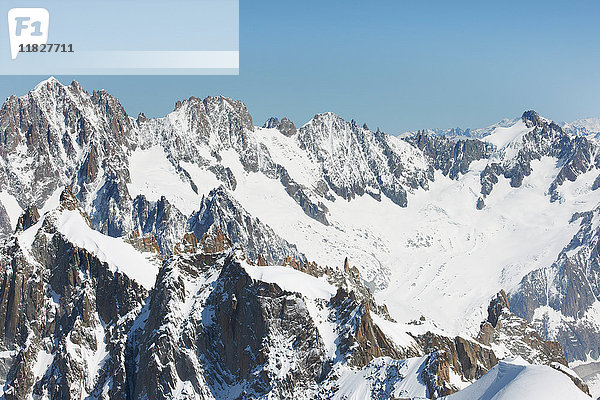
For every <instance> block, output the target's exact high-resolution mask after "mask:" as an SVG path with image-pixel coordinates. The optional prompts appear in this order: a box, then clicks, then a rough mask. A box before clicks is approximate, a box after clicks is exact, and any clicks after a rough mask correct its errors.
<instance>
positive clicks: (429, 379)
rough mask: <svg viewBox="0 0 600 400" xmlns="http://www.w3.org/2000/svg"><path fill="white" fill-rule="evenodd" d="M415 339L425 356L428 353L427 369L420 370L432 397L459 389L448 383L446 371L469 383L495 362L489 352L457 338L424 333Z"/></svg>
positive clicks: (448, 375) (448, 374) (485, 348)
mask: <svg viewBox="0 0 600 400" xmlns="http://www.w3.org/2000/svg"><path fill="white" fill-rule="evenodd" d="M415 339H416V340H417V342H418V343H419V345H420V346H422V348H423V349H424V351H425V353H426V354H430V356H429V359H428V360H427V367H428V368H426V369H425V370H424V371H423V373H422V378H423V380H424V381H425V382H426V383H427V387H428V393H429V396H431V397H432V398H437V397H440V396H445V395H448V394H452V393H454V392H456V391H457V390H458V389H459V388H457V387H456V386H454V385H453V384H452V383H451V382H450V378H449V377H450V369H452V371H453V372H454V373H455V374H458V375H459V376H461V377H462V378H463V380H464V381H473V380H476V379H479V378H480V377H481V376H483V375H484V374H485V373H486V372H487V371H488V370H489V369H490V368H492V367H493V366H494V365H496V364H497V363H498V359H497V358H496V355H495V354H494V352H493V351H492V350H490V349H489V348H487V347H483V346H481V345H480V344H479V343H477V342H475V341H471V340H468V339H465V338H462V337H460V336H457V337H455V338H449V337H445V336H441V335H438V334H434V333H432V332H427V333H426V334H424V335H420V336H418V337H416V338H415Z"/></svg>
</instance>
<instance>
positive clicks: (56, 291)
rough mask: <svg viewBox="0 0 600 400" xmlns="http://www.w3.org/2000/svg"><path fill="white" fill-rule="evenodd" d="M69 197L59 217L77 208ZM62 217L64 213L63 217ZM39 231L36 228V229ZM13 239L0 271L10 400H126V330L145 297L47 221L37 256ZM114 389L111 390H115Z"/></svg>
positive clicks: (0, 332) (0, 335) (1, 332)
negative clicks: (32, 399)
mask: <svg viewBox="0 0 600 400" xmlns="http://www.w3.org/2000/svg"><path fill="white" fill-rule="evenodd" d="M71 195H72V193H70V191H66V192H65V193H64V196H62V199H63V202H62V203H61V205H60V208H59V210H60V209H62V210H68V209H70V208H78V205H77V204H76V203H74V202H73V201H72V200H73V198H72V197H71ZM59 212H60V211H59ZM31 229H33V228H31ZM20 240H21V239H17V238H14V239H13V241H12V245H11V247H8V248H6V249H4V251H3V254H2V259H3V260H6V261H5V262H6V263H5V262H3V263H2V269H1V271H0V273H1V275H2V278H0V279H1V281H2V282H3V284H2V286H0V310H1V311H0V312H1V313H2V314H3V317H4V319H3V320H5V321H6V323H5V324H4V325H2V327H1V328H0V344H1V346H2V348H3V349H5V350H8V351H10V352H12V354H14V357H13V359H12V361H9V360H7V359H4V360H3V363H4V364H3V365H4V368H8V372H7V374H6V375H4V376H3V377H4V378H5V379H6V385H5V391H4V396H5V397H6V398H11V399H12V398H14V399H22V398H26V397H28V396H29V395H30V394H31V393H33V394H34V395H36V396H47V397H49V398H65V399H68V398H81V397H85V396H87V395H93V396H99V397H101V396H100V394H101V393H103V397H105V398H108V397H110V398H117V399H118V398H123V399H124V398H125V396H124V393H125V392H124V390H125V388H126V387H127V383H126V380H127V375H126V374H125V366H124V362H125V357H124V354H125V347H124V346H125V342H124V341H123V340H122V335H123V332H124V330H126V329H127V326H128V325H131V323H132V322H133V320H132V319H131V318H130V317H129V315H130V313H131V312H132V311H137V310H139V308H140V307H141V305H142V302H143V299H144V298H145V296H146V292H145V289H144V288H143V287H141V286H140V285H139V284H137V283H136V282H134V281H132V280H130V279H129V278H128V277H127V276H126V275H123V274H121V273H118V272H117V273H114V272H111V271H110V270H109V269H108V268H107V266H106V264H104V263H102V262H101V261H99V260H98V258H96V257H95V256H94V255H92V254H90V253H89V252H88V251H86V250H84V249H81V248H78V247H77V246H74V245H73V244H72V243H70V242H68V241H67V240H65V238H64V237H63V236H62V235H61V234H60V233H59V232H57V231H56V227H55V225H54V220H53V218H52V216H49V217H47V218H46V220H45V221H44V223H43V225H42V227H41V228H40V231H39V232H38V234H37V235H36V237H35V239H34V241H33V243H32V247H31V250H24V249H23V248H22V247H21V244H20ZM109 382H110V384H109Z"/></svg>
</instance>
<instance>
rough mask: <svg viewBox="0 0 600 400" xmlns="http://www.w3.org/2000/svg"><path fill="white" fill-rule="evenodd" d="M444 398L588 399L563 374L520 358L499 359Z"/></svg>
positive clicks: (511, 399)
mask: <svg viewBox="0 0 600 400" xmlns="http://www.w3.org/2000/svg"><path fill="white" fill-rule="evenodd" d="M443 399H447V400H516V399H527V400H566V399H569V400H589V399H590V398H589V397H588V396H587V395H585V394H584V393H583V392H582V391H581V390H579V389H578V388H577V386H575V385H574V384H573V382H571V380H570V379H569V377H567V376H566V375H565V374H563V373H561V372H559V371H556V370H555V369H552V368H551V367H548V366H545V365H529V364H528V363H527V362H526V361H524V360H523V359H521V358H519V357H518V358H516V359H513V360H505V361H500V362H499V363H498V365H496V366H495V367H494V368H492V369H491V370H490V371H488V373H486V374H485V375H484V376H483V377H482V378H480V379H479V380H478V381H476V382H475V383H473V384H472V385H471V386H469V387H467V388H465V389H463V390H461V391H460V392H458V393H455V394H453V395H451V396H447V397H443Z"/></svg>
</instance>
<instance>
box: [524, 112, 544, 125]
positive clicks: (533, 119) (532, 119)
mask: <svg viewBox="0 0 600 400" xmlns="http://www.w3.org/2000/svg"><path fill="white" fill-rule="evenodd" d="M521 119H522V120H523V122H525V125H527V127H528V128H531V127H533V126H540V125H542V123H543V120H542V118H541V117H540V116H539V114H538V113H537V112H535V111H534V110H528V111H525V112H524V113H523V115H522V116H521Z"/></svg>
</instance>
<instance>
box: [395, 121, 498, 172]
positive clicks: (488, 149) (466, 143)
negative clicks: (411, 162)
mask: <svg viewBox="0 0 600 400" xmlns="http://www.w3.org/2000/svg"><path fill="white" fill-rule="evenodd" d="M406 140H407V141H408V142H409V143H412V144H413V145H414V146H416V147H417V148H419V149H420V150H421V151H423V153H424V154H425V155H426V156H427V157H428V158H429V159H430V160H431V168H432V171H431V172H432V173H433V169H437V170H440V171H441V172H442V173H443V174H444V175H446V176H448V177H449V178H451V179H456V178H458V176H459V174H464V173H466V172H467V171H468V170H469V166H470V165H471V163H472V162H473V161H476V160H481V159H483V158H488V157H489V156H490V155H491V153H492V146H491V145H490V144H488V143H486V142H483V141H481V140H477V139H455V140H452V139H449V138H447V137H445V136H430V135H428V134H426V133H425V132H418V133H417V134H416V135H414V136H410V137H408V138H407V139H406Z"/></svg>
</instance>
